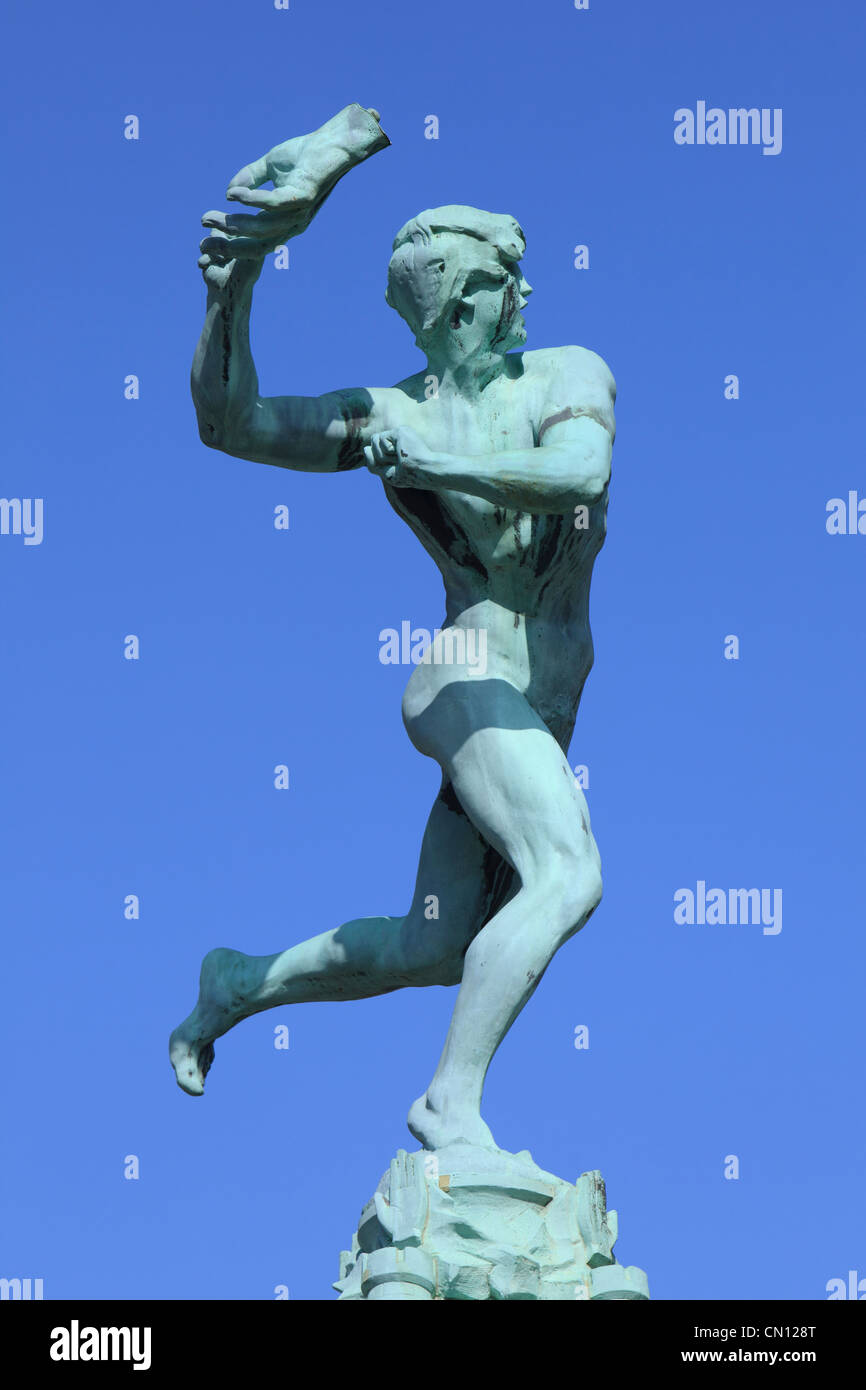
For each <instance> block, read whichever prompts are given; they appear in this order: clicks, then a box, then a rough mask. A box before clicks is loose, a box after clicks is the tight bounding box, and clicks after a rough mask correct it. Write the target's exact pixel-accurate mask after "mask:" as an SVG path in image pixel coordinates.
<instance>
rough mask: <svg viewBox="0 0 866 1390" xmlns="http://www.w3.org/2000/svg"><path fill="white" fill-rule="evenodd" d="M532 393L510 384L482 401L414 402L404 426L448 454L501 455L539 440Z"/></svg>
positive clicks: (435, 398)
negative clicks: (409, 426) (409, 427)
mask: <svg viewBox="0 0 866 1390" xmlns="http://www.w3.org/2000/svg"><path fill="white" fill-rule="evenodd" d="M534 413H535V412H534V411H533V402H532V398H531V393H530V392H527V391H525V390H521V389H520V388H519V387H515V386H513V385H510V386H509V387H506V388H505V389H502V390H497V391H491V392H490V393H489V395H488V394H487V393H485V394H484V395H483V396H482V398H481V399H480V400H478V401H472V402H469V401H465V400H462V399H460V398H458V397H453V396H452V397H448V398H442V397H438V398H437V397H436V396H433V397H431V398H430V399H429V400H424V401H419V402H412V403H411V406H410V408H409V409H408V410H407V412H406V418H405V420H404V423H405V424H407V425H411V427H412V429H414V430H415V431H416V433H417V434H419V435H420V437H421V438H422V439H423V440H424V443H425V444H426V445H427V447H428V448H430V449H434V450H436V451H438V452H441V453H446V454H457V455H460V454H469V455H471V454H498V453H503V452H506V451H507V450H509V449H531V448H533V447H534V445H535V441H536V433H535V431H536V422H535V419H534Z"/></svg>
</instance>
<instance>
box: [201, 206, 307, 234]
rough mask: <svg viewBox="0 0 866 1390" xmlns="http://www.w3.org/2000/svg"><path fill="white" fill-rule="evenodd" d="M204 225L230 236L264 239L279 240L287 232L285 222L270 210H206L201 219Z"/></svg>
mask: <svg viewBox="0 0 866 1390" xmlns="http://www.w3.org/2000/svg"><path fill="white" fill-rule="evenodd" d="M201 224H202V226H203V227H212V228H214V229H215V230H216V231H220V232H225V233H228V234H229V235H230V236H251V237H259V238H260V239H261V240H262V241H268V240H270V239H271V238H273V239H274V240H275V241H279V240H280V238H281V237H282V236H283V235H284V233H285V230H286V228H285V223H284V222H281V220H280V218H278V217H275V216H274V215H273V214H272V213H269V212H258V213H249V212H219V211H218V210H215V211H213V212H206V213H205V215H204V217H203V218H202V219H201Z"/></svg>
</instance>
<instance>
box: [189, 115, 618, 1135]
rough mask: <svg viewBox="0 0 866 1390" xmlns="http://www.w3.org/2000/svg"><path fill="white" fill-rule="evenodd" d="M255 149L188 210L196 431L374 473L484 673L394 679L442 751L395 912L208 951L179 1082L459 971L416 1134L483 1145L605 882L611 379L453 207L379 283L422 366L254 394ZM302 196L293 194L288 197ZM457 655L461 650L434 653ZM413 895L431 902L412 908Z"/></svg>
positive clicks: (489, 228) (268, 209)
mask: <svg viewBox="0 0 866 1390" xmlns="http://www.w3.org/2000/svg"><path fill="white" fill-rule="evenodd" d="M348 109H349V108H347V110H348ZM361 109H362V108H353V110H354V111H356V112H357V111H358V110H361ZM364 116H365V117H366V118H368V119H375V118H376V116H377V113H375V112H373V113H372V117H369V116H368V113H366V112H364ZM335 119H336V118H335ZM323 129H324V128H323ZM382 139H383V140H385V141H387V137H382ZM291 143H292V142H287V145H286V146H283V147H277V149H278V150H279V149H283V150H285V149H288V147H289V145H290V144H291ZM274 153H275V152H274V151H272V152H271V154H272V155H274ZM363 157H366V155H365V156H363ZM269 158H270V156H268V157H266V159H265V160H262V161H258V163H257V164H256V165H253V166H248V168H247V170H246V177H245V178H241V176H238V177H239V179H240V181H241V185H243V188H242V191H241V192H240V193H239V192H238V184H237V181H236V184H235V187H234V192H232V190H230V196H232V197H234V198H239V199H240V200H242V201H244V202H245V203H247V204H248V205H249V206H252V207H254V208H255V207H258V208H260V209H263V211H261V212H259V213H258V215H257V216H256V215H252V216H251V215H249V214H246V215H245V214H234V215H233V214H222V213H209V214H207V215H206V216H205V218H203V219H202V220H203V222H204V224H205V225H206V226H207V227H208V228H209V229H210V234H209V235H208V236H207V237H206V238H205V240H204V241H203V242H202V243H201V248H202V253H203V254H202V257H201V259H200V261H199V264H200V265H201V267H202V269H203V272H204V277H205V281H206V283H207V286H208V304H207V317H206V321H205V326H204V330H203V332H202V336H201V340H200V342H199V346H198V350H197V352H196V357H195V362H194V365H193V375H192V389H193V397H194V401H195V405H196V410H197V414H198V418H199V426H200V432H201V437H202V439H203V441H204V442H205V443H206V444H209V445H211V446H212V447H214V448H217V449H221V450H223V451H224V452H226V453H229V454H233V455H235V456H237V457H238V458H242V459H250V460H253V461H255V462H258V463H267V464H273V465H276V466H277V467H282V468H292V469H303V470H307V471H310V472H321V473H329V472H336V471H340V470H342V469H354V468H360V467H364V466H366V467H367V468H368V469H369V471H370V472H371V473H373V474H374V475H376V476H378V477H379V478H380V479H381V480H382V483H383V486H384V493H385V497H386V498H387V500H388V502H389V503H390V504H391V506H392V507H393V508H394V509H395V510H396V512H397V513H398V515H399V516H401V517H402V518H403V519H404V520H405V521H406V522H407V524H408V525H409V526H410V527H411V528H412V530H413V531H414V532H415V534H416V536H417V537H418V539H419V540H420V542H421V544H422V545H423V546H424V548H425V549H426V550H427V552H428V554H429V555H430V556H431V557H432V559H433V560H434V561H435V563H436V564H437V565H438V567H439V569H440V571H441V574H442V578H443V581H444V584H445V599H446V617H445V620H444V622H443V623H442V628H443V636H442V637H437V638H436V641H437V642H443V641H445V639H446V638H447V637H449V636H450V637H451V638H453V637H454V634H453V633H450V634H449V629H451V628H454V629H460V628H462V629H464V630H465V631H466V632H470V631H471V630H473V629H474V630H475V632H476V634H477V633H478V632H480V631H482V630H483V631H484V632H486V641H487V666H486V671H485V673H484V674H483V675H481V674H479V673H478V671H477V670H475V671H473V669H472V668H471V667H470V666H469V665H468V664H461V663H460V661H459V659H457V660H452V661H451V662H448V661H447V660H441V659H439V660H437V655H436V653H435V652H433V653H431V654H430V658H432V659H428V660H426V661H424V662H422V663H421V664H420V665H418V666H416V668H415V670H414V672H413V674H412V676H411V679H410V680H409V684H408V686H407V688H406V692H405V695H404V698H403V719H404V722H405V726H406V730H407V733H408V735H409V737H410V739H411V740H412V742H413V744H414V745H415V747H416V748H417V749H418V751H419V752H421V753H423V754H425V755H426V756H428V757H430V758H434V759H435V760H436V761H437V762H438V763H439V765H440V767H441V769H442V786H441V790H440V792H439V795H438V797H437V799H436V801H435V803H434V805H433V809H432V811H431V814H430V819H429V821H428V824H427V828H426V831H425V834H424V839H423V843H422V847H421V856H420V863H419V867H418V876H417V882H416V887H415V894H414V897H413V900H412V903H411V905H410V906H409V909H408V911H407V912H406V914H405V916H402V917H384V916H383V917H364V918H359V919H357V920H355V921H351V922H346V923H344V924H343V925H342V926H339V927H337V928H336V929H335V930H331V931H326V932H323V933H322V934H321V935H319V936H316V937H313V938H312V939H311V940H309V941H303V942H301V943H300V944H299V945H296V946H293V947H291V948H290V949H289V950H285V951H281V952H278V953H276V954H275V955H271V956H256V957H253V956H247V955H244V954H243V953H242V952H239V951H234V950H228V949H224V948H220V949H218V950H215V951H211V952H210V953H209V954H208V955H207V956H206V957H205V959H204V962H203V964H202V970H201V985H200V996H199V1000H198V1003H197V1005H196V1007H195V1009H194V1010H193V1012H192V1014H190V1016H189V1018H188V1019H186V1021H185V1022H184V1023H183V1024H181V1026H180V1027H179V1028H178V1029H176V1030H175V1032H174V1033H173V1034H172V1039H171V1044H170V1049H171V1058H172V1062H173V1065H174V1067H175V1070H176V1074H177V1079H178V1083H179V1085H180V1086H181V1087H182V1088H183V1089H184V1090H185V1091H187V1092H188V1093H189V1094H190V1095H201V1094H202V1090H203V1084H204V1078H205V1075H206V1073H207V1071H208V1069H209V1067H210V1065H211V1062H212V1061H213V1055H214V1053H213V1041H214V1039H215V1038H218V1037H220V1036H222V1034H224V1033H226V1032H227V1031H228V1030H229V1029H230V1028H232V1027H234V1026H235V1024H237V1023H239V1022H240V1021H241V1020H242V1019H244V1018H248V1017H250V1016H251V1015H252V1014H255V1013H258V1012H260V1011H262V1010H264V1009H270V1008H275V1007H277V1006H278V1005H282V1004H292V1003H299V1002H303V1001H309V1000H316V999H322V1000H339V999H360V998H367V997H370V996H372V995H378V994H385V993H388V992H390V991H392V990H396V989H400V988H403V987H405V986H424V985H459V986H460V989H459V992H458V994H457V1000H456V1004H455V1008H454V1014H453V1018H452V1021H451V1025H450V1029H449V1032H448V1037H447V1040H446V1043H445V1047H444V1050H443V1052H442V1056H441V1059H440V1061H439V1064H438V1066H437V1068H436V1072H435V1075H434V1076H433V1078H432V1080H431V1082H430V1085H429V1086H428V1088H427V1090H426V1092H425V1093H424V1095H422V1096H421V1097H420V1098H419V1099H418V1100H417V1101H416V1102H415V1103H414V1105H413V1106H412V1108H411V1111H410V1113H409V1128H410V1130H411V1131H412V1133H413V1134H414V1135H415V1137H416V1138H417V1139H418V1140H419V1141H420V1142H421V1144H422V1145H423V1146H424V1147H425V1148H428V1149H438V1148H444V1147H446V1146H447V1145H448V1144H451V1143H456V1142H466V1143H470V1144H475V1145H480V1146H483V1147H486V1148H494V1149H495V1148H496V1145H495V1141H494V1139H493V1136H492V1134H491V1132H490V1130H489V1128H488V1127H487V1125H486V1124H485V1123H484V1121H483V1120H482V1118H481V1113H480V1112H481V1095H482V1088H483V1085H484V1079H485V1076H486V1073H487V1069H488V1067H489V1065H490V1062H491V1059H492V1058H493V1055H494V1053H495V1052H496V1049H497V1048H498V1046H499V1044H500V1043H501V1041H502V1039H503V1037H504V1036H505V1034H506V1033H507V1031H508V1029H509V1028H510V1027H511V1024H512V1023H513V1022H514V1020H515V1019H516V1017H517V1015H518V1014H519V1013H520V1011H521V1010H522V1008H523V1007H524V1005H525V1004H526V1002H527V1000H528V999H529V998H530V997H531V995H532V994H533V992H534V990H535V989H536V987H537V985H538V983H539V980H540V979H541V977H542V975H543V974H544V971H545V970H546V968H547V966H548V964H549V963H550V961H551V959H552V957H553V955H554V953H555V952H556V951H557V950H558V949H559V947H560V946H561V945H562V944H563V943H564V942H565V941H567V940H568V939H569V937H571V936H573V935H574V933H575V932H577V931H579V929H580V928H581V927H582V926H583V925H584V923H585V922H586V921H587V919H588V918H589V916H590V915H591V913H592V912H593V911H594V909H595V907H596V906H597V904H598V902H599V900H600V898H601V888H602V885H601V872H600V859H599V854H598V850H597V847H596V844H595V840H594V839H593V836H592V832H591V829H590V820H589V812H588V809H587V805H586V801H585V799H584V796H583V794H582V792H581V791H580V789H579V788H578V787H577V785H576V783H575V779H574V776H573V774H572V771H571V769H570V767H569V764H568V761H567V758H566V754H567V751H568V746H569V742H570V739H571V736H572V732H573V728H574V721H575V716H576V713H577V708H578V702H579V700H580V695H581V691H582V689H583V685H584V682H585V681H586V678H587V675H588V674H589V670H590V668H591V666H592V660H593V649H592V638H591V635H590V629H589V620H588V607H589V586H590V577H591V574H592V567H593V562H594V560H595V557H596V555H597V554H598V552H599V550H600V548H601V546H602V543H603V541H604V534H605V514H606V507H607V489H608V481H609V477H610V458H611V446H612V443H613V438H614V415H613V404H614V396H615V389H616V388H615V384H614V381H613V377H612V376H611V373H610V371H609V370H608V368H607V367H606V366H605V364H604V362H603V361H602V360H601V358H599V357H598V356H597V355H596V354H595V353H593V352H590V351H588V350H587V349H585V348H582V347H561V348H549V349H542V350H536V351H525V350H523V347H522V344H523V343H524V341H525V338H526V332H525V327H524V321H523V315H522V310H523V308H524V307H525V305H526V302H527V298H528V296H529V294H530V293H531V290H530V286H529V285H528V284H527V282H526V280H525V279H524V278H523V275H522V273H521V269H520V264H519V262H520V258H521V256H522V255H523V251H524V249H525V242H524V237H523V233H522V231H521V229H520V227H519V226H518V224H517V223H516V222H515V221H514V219H513V218H511V217H507V216H501V215H497V214H493V213H488V212H483V211H480V210H479V209H474V208H469V207H463V206H450V207H442V208H434V209H432V210H428V211H426V212H424V213H421V214H420V216H419V217H417V218H414V219H413V220H412V221H411V222H409V223H407V224H406V226H404V227H403V228H402V229H401V231H400V232H399V233H398V235H397V238H396V240H395V243H394V253H393V256H392V259H391V264H390V266H389V276H388V291H387V294H386V298H387V300H388V302H389V303H390V304H391V305H392V306H393V307H394V308H396V309H397V310H398V312H399V313H400V314H401V315H402V317H403V318H404V319H405V320H406V322H407V323H408V324H409V327H410V328H411V330H412V332H413V333H414V334H415V341H416V343H417V344H418V346H419V347H420V348H421V350H422V352H423V353H424V354H425V356H426V360H427V365H426V366H425V367H424V368H423V369H422V370H421V371H418V372H415V373H413V374H412V375H410V376H408V377H406V378H405V379H404V380H403V381H400V382H398V383H397V385H396V386H392V387H369V388H351V389H346V390H337V391H331V392H328V393H327V394H325V395H322V396H318V397H304V396H282V397H276V398H273V399H262V398H261V397H260V396H259V394H258V381H257V377H256V372H255V368H254V365H253V360H252V356H251V352H250V346H249V336H248V321H249V311H250V304H251V299H252V292H253V286H254V284H255V281H256V280H257V278H258V276H259V274H260V272H261V269H262V264H263V258H264V256H265V255H266V254H267V253H268V252H269V251H270V250H272V249H273V247H274V245H276V244H279V242H280V240H281V239H283V237H284V234H295V233H294V230H293V229H294V228H295V227H297V226H298V225H301V224H302V223H303V222H304V220H305V219H304V218H303V217H300V218H299V217H298V216H295V221H294V222H291V218H290V217H289V216H288V214H287V213H286V211H285V209H283V210H282V212H281V211H280V210H279V209H278V208H277V205H276V202H275V201H273V199H274V195H273V193H272V192H271V191H269V190H267V191H266V190H261V188H260V185H261V183H262V182H264V180H265V178H266V177H268V173H267V169H268V168H270V169H271V171H273V168H274V161H273V160H272V161H271V165H268V164H267V159H269ZM356 162H357V161H356ZM250 171H252V173H251V172H250ZM242 172H243V171H242ZM270 176H271V177H273V172H271V174H270ZM276 182H277V180H276V179H275V183H276ZM313 201H314V199H313V197H312V195H310V196H309V198H308V199H307V202H308V204H309V206H312V202H313ZM303 204H304V198H303V197H299V198H296V199H295V201H294V203H293V207H294V209H295V213H297V209H298V207H301V206H302V205H303ZM275 209H276V210H275ZM307 210H308V211H309V207H308V208H307ZM311 215H312V214H310V216H311ZM281 217H282V221H281V220H280V219H281ZM306 220H307V221H309V220H310V219H309V217H307V218H306ZM290 224H291V225H290ZM287 228H288V233H287ZM431 376H432V377H434V378H435V379H436V388H435V390H434V391H433V392H432V393H431V389H430V387H431V383H430V380H429V379H430V377H431ZM466 646H467V648H468V647H469V644H468V643H467V644H466ZM472 650H477V645H476V647H475V648H473V649H472ZM460 651H461V648H460V646H459V644H456V643H455V644H453V645H452V647H451V651H450V653H448V655H450V656H451V657H452V658H454V657H455V656H456V657H457V658H459V656H460ZM441 656H442V654H441V653H440V658H441ZM430 894H435V895H436V897H437V898H438V900H439V912H440V916H439V919H438V920H428V918H427V917H426V916H425V900H428V898H429V895H430Z"/></svg>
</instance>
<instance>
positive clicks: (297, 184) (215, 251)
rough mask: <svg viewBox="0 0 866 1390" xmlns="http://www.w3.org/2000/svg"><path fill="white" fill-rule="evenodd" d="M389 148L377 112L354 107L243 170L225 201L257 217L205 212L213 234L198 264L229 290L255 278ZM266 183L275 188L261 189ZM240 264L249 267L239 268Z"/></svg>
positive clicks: (216, 283) (208, 279)
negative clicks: (342, 186) (339, 189)
mask: <svg viewBox="0 0 866 1390" xmlns="http://www.w3.org/2000/svg"><path fill="white" fill-rule="evenodd" d="M390 143H391V142H390V141H389V139H388V137H387V135H386V134H385V132H384V131H383V130H382V128H381V126H380V125H379V113H378V111H376V110H374V109H373V108H372V107H363V106H359V105H358V104H357V103H356V102H353V103H352V104H351V105H350V106H346V107H344V108H343V110H342V111H339V112H338V113H337V115H336V116H333V117H332V118H331V120H330V121H326V122H325V124H324V125H323V126H321V127H320V128H319V129H318V130H314V131H312V133H311V134H309V135H298V136H296V137H295V138H294V139H292V140H284V141H283V143H282V144H281V145H275V146H274V148H273V149H272V150H269V151H268V153H267V154H265V155H262V157H261V159H256V160H254V161H253V163H252V164H245V165H244V167H243V168H242V169H240V170H239V171H238V172H237V173H236V174H235V176H234V178H233V179H232V180H231V182H230V184H229V186H228V190H227V192H226V198H227V199H228V200H229V202H239V203H243V204H245V205H246V206H247V207H251V208H258V209H259V211H258V212H257V213H252V214H251V213H223V212H207V213H205V215H204V217H203V218H202V224H203V226H205V227H208V228H210V229H211V230H212V235H210V236H207V237H205V238H204V240H203V241H202V243H201V252H202V255H201V257H200V259H199V265H200V266H201V268H202V271H203V272H204V277H205V281H206V282H207V284H208V285H209V286H211V287H212V288H214V289H224V288H226V287H227V286H231V285H232V284H233V283H234V282H236V281H239V280H249V279H251V278H252V279H255V277H256V276H257V274H258V272H259V270H260V269H261V263H262V261H263V260H264V258H265V256H267V255H269V254H270V252H272V251H273V250H274V249H275V248H276V247H277V246H281V245H282V244H283V243H284V242H285V241H288V240H289V239H290V238H291V237H295V236H298V235H300V233H301V232H303V231H305V230H306V228H307V227H308V226H309V225H310V223H311V222H312V220H313V218H314V217H315V215H316V213H317V212H318V210H319V208H320V207H321V206H322V204H323V203H324V201H325V199H326V198H327V197H328V196H329V194H330V193H331V192H332V191H333V189H334V188H335V186H336V185H337V183H338V182H339V180H340V179H341V178H342V177H343V175H344V174H346V173H348V171H349V170H350V169H351V168H353V167H354V166H355V165H356V164H360V163H361V162H362V161H363V160H365V159H368V158H369V157H370V155H372V154H375V153H376V151H377V150H381V149H384V148H385V146H386V145H389V144H390ZM268 182H271V183H272V184H273V188H263V187H262V185H263V184H265V183H268ZM238 262H241V263H243V262H247V263H249V264H247V265H246V266H244V265H243V264H241V266H240V267H239V268H237V263H238ZM233 263H234V264H233Z"/></svg>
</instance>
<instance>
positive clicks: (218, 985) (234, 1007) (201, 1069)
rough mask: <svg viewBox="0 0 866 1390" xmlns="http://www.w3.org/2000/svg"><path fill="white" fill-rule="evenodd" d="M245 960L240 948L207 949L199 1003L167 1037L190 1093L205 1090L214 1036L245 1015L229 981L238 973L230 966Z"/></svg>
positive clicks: (182, 1084) (173, 1060) (177, 1069)
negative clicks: (233, 949) (237, 949)
mask: <svg viewBox="0 0 866 1390" xmlns="http://www.w3.org/2000/svg"><path fill="white" fill-rule="evenodd" d="M244 960H246V957H245V956H244V955H243V952H241V951H231V950H228V949H227V948H226V947H223V946H220V947H218V948H217V949H216V950H215V951H208V953H207V955H206V956H205V958H204V960H203V961H202V964H201V976H200V978H199V995H198V1003H197V1004H196V1006H195V1008H194V1009H193V1011H192V1013H191V1014H190V1015H189V1018H186V1019H184V1021H183V1023H181V1024H180V1026H179V1027H178V1028H175V1030H174V1032H173V1033H172V1035H171V1037H170V1039H169V1043H168V1055H169V1057H170V1059H171V1065H172V1066H173V1067H174V1072H175V1076H176V1077H177V1084H178V1086H180V1088H181V1090H182V1091H186V1093H187V1095H189V1096H200V1095H202V1094H203V1093H204V1079H205V1077H206V1076H207V1074H208V1072H209V1071H210V1068H211V1064H212V1063H213V1059H214V1049H213V1044H214V1039H215V1038H219V1037H221V1036H222V1034H223V1033H227V1032H228V1030H229V1028H232V1027H233V1026H234V1025H235V1024H236V1023H239V1022H240V1020H241V1019H242V1018H243V1017H244V1014H243V1012H242V1010H241V1008H240V1006H239V1001H238V998H237V991H236V988H232V984H231V981H232V980H233V978H236V977H237V971H236V970H234V969H233V967H234V966H236V965H240V964H241V963H242V962H243V961H244Z"/></svg>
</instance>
